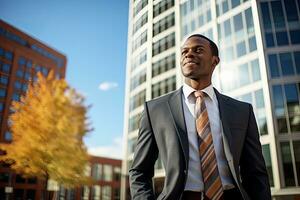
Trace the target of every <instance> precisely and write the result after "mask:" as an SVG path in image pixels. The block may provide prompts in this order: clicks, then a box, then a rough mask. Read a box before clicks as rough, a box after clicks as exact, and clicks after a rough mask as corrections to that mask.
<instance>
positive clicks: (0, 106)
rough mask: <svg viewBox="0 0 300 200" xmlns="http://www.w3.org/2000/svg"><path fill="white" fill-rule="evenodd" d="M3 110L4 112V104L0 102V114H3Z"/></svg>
mask: <svg viewBox="0 0 300 200" xmlns="http://www.w3.org/2000/svg"><path fill="white" fill-rule="evenodd" d="M3 110H4V104H3V102H0V112H3Z"/></svg>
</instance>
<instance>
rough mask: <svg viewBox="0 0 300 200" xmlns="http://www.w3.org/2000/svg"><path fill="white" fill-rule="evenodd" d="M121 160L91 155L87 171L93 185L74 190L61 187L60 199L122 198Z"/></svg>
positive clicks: (94, 199) (102, 199)
mask: <svg viewBox="0 0 300 200" xmlns="http://www.w3.org/2000/svg"><path fill="white" fill-rule="evenodd" d="M121 163H122V161H121V160H117V159H111V158H104V157H96V156H91V158H90V166H89V167H88V170H87V173H88V174H89V175H90V176H91V178H92V180H93V182H94V183H93V185H92V186H82V187H81V188H76V189H72V190H64V189H63V188H60V191H59V192H58V195H57V196H58V199H64V200H120V190H121Z"/></svg>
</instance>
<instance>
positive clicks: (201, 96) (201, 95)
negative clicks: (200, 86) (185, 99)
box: [194, 90, 205, 98]
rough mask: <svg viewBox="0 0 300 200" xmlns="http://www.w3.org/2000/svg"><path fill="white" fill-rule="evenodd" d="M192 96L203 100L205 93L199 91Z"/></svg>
mask: <svg viewBox="0 0 300 200" xmlns="http://www.w3.org/2000/svg"><path fill="white" fill-rule="evenodd" d="M194 95H195V97H196V98H198V97H200V98H203V97H204V96H205V93H204V92H202V91H201V90H197V91H195V92H194Z"/></svg>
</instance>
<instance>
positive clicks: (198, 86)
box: [185, 78, 211, 90]
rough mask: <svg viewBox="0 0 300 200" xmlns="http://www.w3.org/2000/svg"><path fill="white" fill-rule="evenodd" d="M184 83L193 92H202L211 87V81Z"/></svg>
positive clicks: (187, 80)
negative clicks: (192, 89) (193, 90)
mask: <svg viewBox="0 0 300 200" xmlns="http://www.w3.org/2000/svg"><path fill="white" fill-rule="evenodd" d="M185 83H186V84H187V85H189V86H190V87H192V88H194V89H195V90H203V89H204V88H207V87H208V86H210V85H211V81H197V80H193V79H187V78H186V79H185Z"/></svg>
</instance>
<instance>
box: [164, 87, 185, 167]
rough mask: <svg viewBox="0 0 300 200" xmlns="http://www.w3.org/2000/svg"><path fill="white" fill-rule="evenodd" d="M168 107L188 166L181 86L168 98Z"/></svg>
mask: <svg viewBox="0 0 300 200" xmlns="http://www.w3.org/2000/svg"><path fill="white" fill-rule="evenodd" d="M168 104H169V108H170V111H171V114H172V117H173V120H174V126H175V127H176V130H177V131H176V133H177V135H178V138H179V141H180V144H181V147H182V150H183V153H184V157H185V162H186V166H188V158H189V142H188V136H187V131H186V124H185V120H184V112H183V104H182V87H181V88H180V89H178V90H177V91H175V92H174V95H172V96H171V98H170V99H169V102H168Z"/></svg>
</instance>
